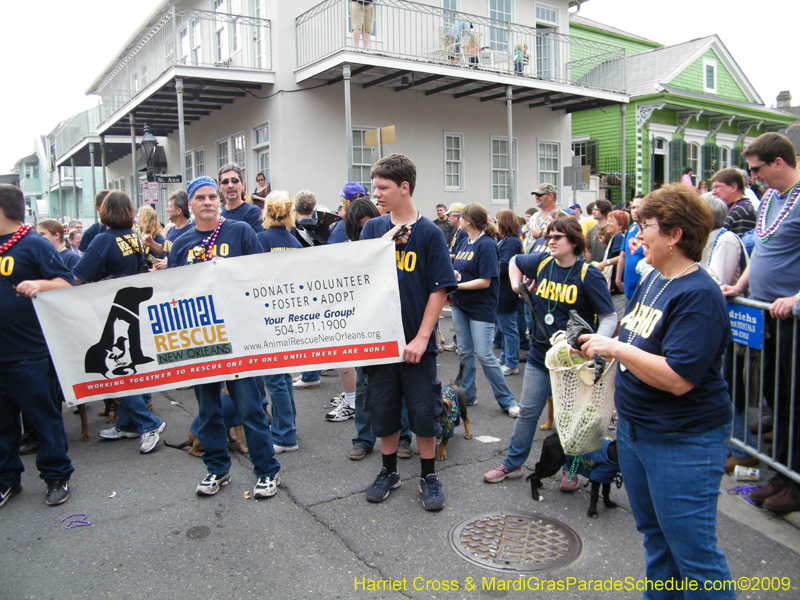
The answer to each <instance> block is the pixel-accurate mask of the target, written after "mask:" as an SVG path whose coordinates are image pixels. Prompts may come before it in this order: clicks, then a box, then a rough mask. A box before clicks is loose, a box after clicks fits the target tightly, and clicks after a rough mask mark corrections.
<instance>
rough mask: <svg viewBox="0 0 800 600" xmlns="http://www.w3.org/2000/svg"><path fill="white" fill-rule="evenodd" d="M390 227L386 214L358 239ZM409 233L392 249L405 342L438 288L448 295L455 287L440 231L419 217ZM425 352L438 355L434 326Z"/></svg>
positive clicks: (376, 235)
mask: <svg viewBox="0 0 800 600" xmlns="http://www.w3.org/2000/svg"><path fill="white" fill-rule="evenodd" d="M393 227H394V225H392V220H391V216H390V215H384V216H382V217H375V218H374V219H370V220H369V221H367V222H366V223H365V224H364V229H362V230H361V239H362V240H371V239H376V238H380V237H382V236H383V235H384V234H385V233H386V232H387V231H389V230H390V229H392V228H393ZM412 231H413V235H412V237H411V239H410V240H409V242H408V243H407V244H405V245H403V246H396V251H395V255H396V258H397V278H398V280H399V284H400V305H401V311H402V316H403V333H404V334H405V336H406V343H409V342H410V341H411V340H413V339H414V338H415V337H416V336H417V333H418V332H419V327H420V325H421V324H422V317H423V315H424V314H425V307H426V306H427V305H428V299H429V297H430V295H431V294H432V293H433V292H435V291H436V290H439V289H442V288H445V290H447V291H448V292H449V291H451V290H453V289H455V287H456V277H455V275H454V273H453V263H452V261H451V260H450V253H449V252H448V250H447V244H446V243H445V241H444V236H443V235H442V231H441V229H439V228H438V227H437V226H436V225H434V224H433V222H431V220H430V219H427V218H425V217H420V219H419V220H418V221H417V222H416V223H415V224H414V228H413V230H412ZM437 327H438V325H437ZM425 353H426V354H427V353H433V354H437V353H438V348H437V344H436V327H434V329H433V332H432V333H431V336H430V338H428V348H427V349H426V350H425Z"/></svg>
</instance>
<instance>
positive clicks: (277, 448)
mask: <svg viewBox="0 0 800 600" xmlns="http://www.w3.org/2000/svg"><path fill="white" fill-rule="evenodd" d="M272 447H273V448H275V454H280V453H281V452H294V451H295V450H297V449H298V448H299V447H300V446H298V445H297V444H295V445H294V446H281V445H280V444H272Z"/></svg>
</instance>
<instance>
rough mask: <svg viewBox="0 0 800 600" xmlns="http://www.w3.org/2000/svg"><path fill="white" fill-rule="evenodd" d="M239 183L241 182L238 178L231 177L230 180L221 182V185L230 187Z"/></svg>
mask: <svg viewBox="0 0 800 600" xmlns="http://www.w3.org/2000/svg"><path fill="white" fill-rule="evenodd" d="M237 183H239V180H238V179H236V177H231V178H230V179H223V180H222V181H220V182H219V184H220V185H228V184H231V185H236V184H237Z"/></svg>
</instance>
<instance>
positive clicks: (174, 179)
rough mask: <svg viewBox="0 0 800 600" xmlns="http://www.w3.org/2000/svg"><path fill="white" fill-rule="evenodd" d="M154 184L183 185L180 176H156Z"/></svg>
mask: <svg viewBox="0 0 800 600" xmlns="http://www.w3.org/2000/svg"><path fill="white" fill-rule="evenodd" d="M155 182H156V183H183V177H182V176H180V175H156V176H155Z"/></svg>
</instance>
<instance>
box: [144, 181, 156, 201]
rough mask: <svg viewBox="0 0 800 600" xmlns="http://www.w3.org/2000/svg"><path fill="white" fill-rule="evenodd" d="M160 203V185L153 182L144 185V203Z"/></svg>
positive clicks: (146, 182)
mask: <svg viewBox="0 0 800 600" xmlns="http://www.w3.org/2000/svg"><path fill="white" fill-rule="evenodd" d="M156 202H158V184H157V183H155V182H152V181H145V183H144V203H145V204H155V203H156Z"/></svg>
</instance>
